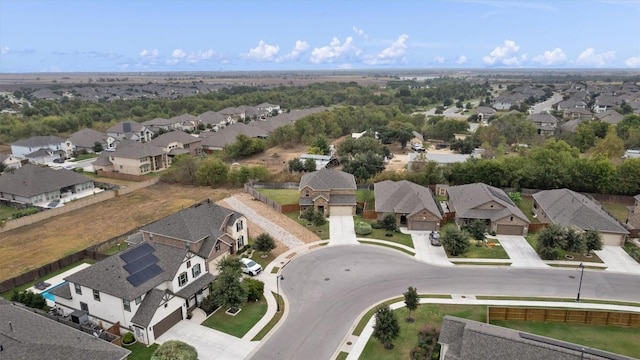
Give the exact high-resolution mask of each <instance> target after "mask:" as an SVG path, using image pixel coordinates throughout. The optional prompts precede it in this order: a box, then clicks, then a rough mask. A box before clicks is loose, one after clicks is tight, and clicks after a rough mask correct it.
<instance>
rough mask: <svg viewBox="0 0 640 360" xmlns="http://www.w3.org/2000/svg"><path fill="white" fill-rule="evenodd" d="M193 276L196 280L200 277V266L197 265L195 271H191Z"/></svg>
mask: <svg viewBox="0 0 640 360" xmlns="http://www.w3.org/2000/svg"><path fill="white" fill-rule="evenodd" d="M191 275H193V277H194V278H197V277H198V276H200V264H196V265H195V266H194V267H193V269H191Z"/></svg>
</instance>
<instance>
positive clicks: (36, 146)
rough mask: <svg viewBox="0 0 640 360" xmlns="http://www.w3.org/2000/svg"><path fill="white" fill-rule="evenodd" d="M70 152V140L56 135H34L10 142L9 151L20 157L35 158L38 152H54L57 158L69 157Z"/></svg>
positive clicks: (71, 147) (71, 150) (71, 148)
mask: <svg viewBox="0 0 640 360" xmlns="http://www.w3.org/2000/svg"><path fill="white" fill-rule="evenodd" d="M38 150H45V151H44V152H38ZM72 152H73V146H72V145H71V142H69V141H66V140H64V139H61V138H59V137H57V136H34V137H30V138H28V139H23V140H18V141H16V142H13V143H11V153H12V154H13V155H15V156H17V157H21V158H35V157H38V156H40V155H38V154H40V153H51V154H54V153H55V154H56V155H58V157H59V158H62V159H66V158H70V157H71V155H72Z"/></svg>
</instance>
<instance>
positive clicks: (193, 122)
mask: <svg viewBox="0 0 640 360" xmlns="http://www.w3.org/2000/svg"><path fill="white" fill-rule="evenodd" d="M169 121H171V123H172V125H173V128H175V129H178V130H182V131H189V132H193V131H195V130H196V129H197V128H198V124H200V119H198V118H197V117H196V116H193V115H191V114H182V115H178V116H174V117H172V118H171V119H169Z"/></svg>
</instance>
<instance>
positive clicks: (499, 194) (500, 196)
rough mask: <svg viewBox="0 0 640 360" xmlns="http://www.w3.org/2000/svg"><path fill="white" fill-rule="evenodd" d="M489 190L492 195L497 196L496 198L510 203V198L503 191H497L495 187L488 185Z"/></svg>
mask: <svg viewBox="0 0 640 360" xmlns="http://www.w3.org/2000/svg"><path fill="white" fill-rule="evenodd" d="M489 192H490V193H491V194H492V195H493V196H494V197H497V198H498V199H500V200H502V201H504V202H506V203H507V204H511V203H512V201H511V199H509V197H508V196H507V195H506V194H505V193H503V192H501V191H498V190H496V189H495V188H492V187H489Z"/></svg>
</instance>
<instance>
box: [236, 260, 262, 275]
mask: <svg viewBox="0 0 640 360" xmlns="http://www.w3.org/2000/svg"><path fill="white" fill-rule="evenodd" d="M240 264H242V272H243V273H245V274H249V275H251V276H256V275H258V274H260V272H262V266H260V264H258V263H257V262H255V261H253V260H251V259H249V258H242V259H240Z"/></svg>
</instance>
